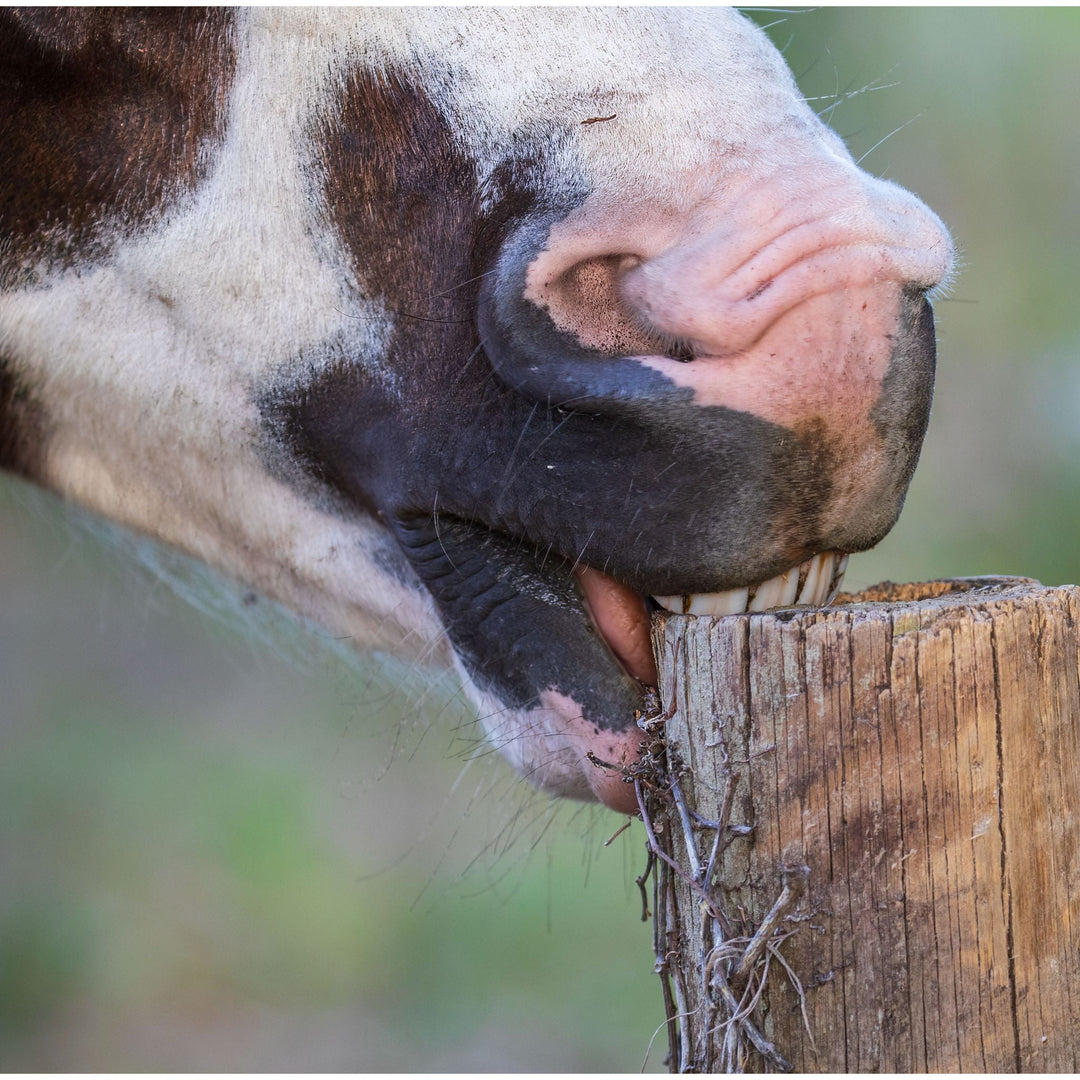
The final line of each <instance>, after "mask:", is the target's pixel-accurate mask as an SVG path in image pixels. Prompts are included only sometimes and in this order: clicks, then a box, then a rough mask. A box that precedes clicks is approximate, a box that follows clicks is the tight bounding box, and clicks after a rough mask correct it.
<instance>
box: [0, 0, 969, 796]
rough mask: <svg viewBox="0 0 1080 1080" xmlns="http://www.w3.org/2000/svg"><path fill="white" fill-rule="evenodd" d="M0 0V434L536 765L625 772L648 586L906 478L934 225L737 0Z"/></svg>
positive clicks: (865, 532) (691, 605)
mask: <svg viewBox="0 0 1080 1080" xmlns="http://www.w3.org/2000/svg"><path fill="white" fill-rule="evenodd" d="M0 19H2V20H3V21H4V26H3V27H2V29H0V98H2V101H0V188H2V189H3V190H2V192H0V206H2V207H3V217H2V218H0V228H2V235H0V466H3V467H5V468H8V469H11V470H14V471H16V472H20V473H22V474H23V475H25V476H28V477H29V478H31V479H32V480H34V481H36V482H38V483H40V484H42V485H43V486H45V487H48V488H50V489H52V490H54V491H56V492H58V493H60V494H61V495H62V496H64V497H66V498H69V499H72V500H74V501H77V502H79V503H81V504H84V505H85V506H87V507H89V508H91V509H92V510H94V511H96V512H98V513H100V514H103V515H106V516H108V517H110V518H112V519H115V520H117V521H119V522H121V523H123V524H125V525H127V526H130V527H131V528H133V529H135V530H138V531H141V532H143V533H146V534H149V535H152V536H154V537H156V538H159V539H161V540H163V541H165V542H167V543H169V544H172V545H175V546H176V547H178V548H180V549H182V550H183V551H185V552H187V553H189V554H191V555H193V556H195V557H197V558H198V559H201V560H203V561H205V562H206V563H208V564H210V565H211V566H213V567H215V568H216V569H218V570H220V571H222V572H224V573H225V574H227V575H230V576H232V577H234V578H236V579H238V580H240V581H242V582H244V583H245V584H246V585H248V586H250V587H251V588H253V589H256V590H258V591H260V592H261V593H263V594H264V595H266V596H268V597H271V598H273V599H274V600H277V601H279V602H281V603H283V604H285V605H286V606H288V607H290V608H292V609H294V610H295V611H296V612H297V613H299V614H300V615H302V616H305V617H307V618H309V619H312V620H315V621H316V622H319V623H321V624H323V625H324V626H326V627H327V628H328V629H329V630H331V631H332V632H333V633H334V634H336V635H339V636H347V637H348V638H350V639H352V640H353V641H354V642H355V643H356V645H357V646H358V647H360V648H376V649H381V650H387V651H392V652H396V653H400V654H405V655H411V656H417V657H427V658H432V659H436V660H439V661H443V662H447V663H453V664H455V665H456V666H457V668H458V670H459V671H460V674H461V677H462V679H463V680H464V683H465V686H466V688H467V690H468V691H469V694H470V696H471V698H472V700H473V702H474V704H475V706H476V708H477V710H478V713H479V715H480V717H481V719H482V720H483V722H484V723H485V725H486V727H487V729H488V731H489V733H490V735H491V738H492V739H493V741H494V742H495V744H496V745H498V746H499V747H500V748H501V749H502V751H503V753H504V754H505V755H506V757H508V758H509V759H510V761H511V762H512V763H513V764H514V766H515V767H516V768H517V769H518V770H519V771H520V772H521V773H522V774H524V775H526V776H528V777H529V778H530V779H531V780H532V781H534V782H535V783H538V784H540V785H541V786H543V787H544V788H546V789H548V790H551V791H553V792H557V793H560V794H564V795H569V796H573V797H581V798H590V797H599V798H600V799H602V800H603V801H605V802H607V803H608V804H609V805H611V806H613V807H615V808H618V809H627V808H628V806H629V802H628V798H632V790H630V791H628V789H627V786H626V785H625V784H622V783H620V782H619V779H618V777H617V776H614V775H612V774H609V773H605V772H603V771H602V770H599V769H596V768H594V767H593V766H592V765H591V764H590V763H589V761H588V760H587V758H586V753H587V752H588V751H592V752H594V753H595V754H596V755H598V756H599V757H601V758H603V759H604V760H606V761H614V762H627V761H629V760H631V759H632V758H633V757H634V755H635V754H636V753H637V751H638V738H637V736H638V732H637V728H636V726H635V723H634V717H633V713H634V709H635V708H636V707H637V706H638V705H639V703H640V700H641V693H642V686H643V685H644V684H647V683H649V682H650V681H652V680H653V679H654V678H655V671H654V669H653V666H652V659H651V656H650V654H649V648H648V612H649V610H650V608H651V606H652V605H653V604H654V603H655V602H656V601H654V600H653V599H651V598H653V597H659V598H660V601H659V602H660V603H661V604H663V605H664V606H669V607H674V608H675V609H676V610H689V611H713V612H716V613H722V612H723V611H726V610H743V608H744V607H745V606H746V605H749V606H750V607H751V609H754V608H755V605H756V607H768V606H775V605H779V604H790V603H793V602H810V603H820V602H821V601H822V599H823V598H824V597H825V595H826V594H827V592H828V589H829V587H830V586H832V585H835V579H836V576H837V571H838V569H839V567H840V565H841V563H840V561H839V555H840V554H842V553H847V552H852V551H859V550H863V549H865V548H868V547H870V546H872V545H873V544H875V543H877V542H878V540H880V539H881V537H882V536H884V534H885V533H886V532H887V531H888V529H889V528H890V527H891V526H892V524H893V522H894V521H895V520H896V517H897V515H898V513H899V511H900V507H901V505H902V502H903V498H904V494H905V491H906V489H907V485H908V482H909V480H910V478H911V474H912V471H913V469H914V467H915V464H916V460H917V458H918V454H919V449H920V446H921V443H922V438H923V435H924V433H925V429H926V424H927V420H928V416H929V409H930V399H931V393H932V387H933V372H934V334H933V320H932V314H931V311H930V307H929V304H928V302H927V299H926V293H927V291H928V290H930V289H932V288H933V287H934V286H936V285H938V284H939V283H940V282H941V281H942V279H943V278H944V277H945V276H946V275H947V274H948V273H949V270H950V267H951V263H952V258H953V256H952V245H951V241H950V239H949V236H948V234H947V232H946V231H945V229H944V227H943V226H942V224H941V223H940V221H939V220H938V219H937V218H936V217H935V216H934V215H933V214H932V213H931V212H930V211H929V210H928V209H927V208H926V207H925V206H924V205H923V204H922V203H920V202H919V201H918V199H916V198H915V197H914V196H912V195H910V194H909V193H907V192H906V191H904V190H903V189H901V188H899V187H897V186H896V185H893V184H891V183H887V182H884V181H881V180H877V179H874V178H872V177H870V176H868V175H867V174H865V173H863V172H862V171H860V170H859V169H858V168H857V167H856V166H855V164H854V162H853V161H852V159H851V157H850V155H849V154H848V152H847V151H846V149H845V148H844V146H843V144H842V143H841V141H840V140H839V139H838V137H837V136H836V135H835V134H834V133H833V132H831V131H830V130H829V129H828V128H827V127H826V126H825V125H824V124H822V123H821V121H819V120H818V119H817V117H816V116H815V115H814V114H813V112H812V111H811V110H810V109H809V108H808V107H807V105H806V104H805V103H804V102H803V101H802V99H801V97H800V95H799V92H798V90H797V88H796V87H795V84H794V82H793V80H792V78H791V75H790V73H789V72H788V70H787V68H786V66H785V64H784V62H783V60H782V58H781V57H780V55H779V54H778V53H777V52H776V50H775V49H774V48H773V46H772V45H771V44H770V43H769V42H768V40H767V39H766V37H765V36H764V35H763V34H762V33H761V32H760V31H759V30H757V29H756V28H754V27H753V26H752V25H751V24H750V23H749V22H748V21H747V20H745V19H744V18H743V17H742V16H740V15H738V14H735V13H733V12H730V11H724V10H719V9H686V10H678V9H643V8H637V9H624V10H618V9H615V8H600V9H593V10H590V9H582V8H556V9H513V8H507V9H499V8H484V9H473V10H467V9H461V8H433V9H422V10H421V9H398V10H395V9H391V8H372V9H366V10H365V9H350V8H335V9H329V10H325V11H313V10H308V9H282V10H273V9H257V8H256V9H245V10H242V11H240V12H238V13H229V12H226V11H223V10H220V9H214V10H210V11H200V12H196V11H189V10H183V9H159V10H155V11H149V12H146V11H143V12H139V11H135V10H131V9H96V10H95V9H89V10H77V9H75V10H72V9H67V10H63V9H61V10H54V11H45V12H32V11H29V10H27V9H13V10H10V11H8V12H6V13H4V14H3V15H0ZM817 556H821V557H820V558H816V557H817ZM731 605H735V607H732V606H731Z"/></svg>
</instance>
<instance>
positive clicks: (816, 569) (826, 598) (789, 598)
mask: <svg viewBox="0 0 1080 1080" xmlns="http://www.w3.org/2000/svg"><path fill="white" fill-rule="evenodd" d="M847 563H848V557H847V555H846V554H844V553H843V552H840V551H823V552H821V553H820V554H818V555H815V556H814V557H813V558H812V559H807V560H806V562H804V563H799V565H798V566H793V567H792V568H791V569H790V570H788V571H786V572H785V573H783V574H780V575H778V576H777V577H774V578H769V580H768V581H763V582H762V583H761V584H760V585H751V586H750V587H749V588H745V589H731V590H729V591H728V592H718V593H684V594H683V595H682V596H654V597H653V599H654V600H655V601H656V602H657V603H658V604H659V605H660V606H661V607H662V608H667V610H668V611H674V612H675V613H676V614H677V615H741V614H742V613H743V612H744V611H768V610H769V608H778V607H791V606H792V605H796V604H803V605H806V606H808V607H824V606H825V605H826V604H831V603H832V601H833V598H834V597H835V596H836V594H837V592H838V591H839V589H840V582H841V581H842V580H843V578H844V571H845V570H846V569H847Z"/></svg>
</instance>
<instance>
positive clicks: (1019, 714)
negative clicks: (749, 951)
mask: <svg viewBox="0 0 1080 1080" xmlns="http://www.w3.org/2000/svg"><path fill="white" fill-rule="evenodd" d="M654 641H655V645H656V649H657V654H658V659H659V666H660V670H661V676H660V680H661V682H660V693H661V702H662V704H663V706H664V708H665V709H668V710H670V715H669V717H668V719H667V720H666V723H665V724H664V727H665V729H666V738H667V748H668V755H669V757H668V761H669V766H670V765H673V764H674V763H676V762H677V763H681V764H679V765H678V766H677V767H676V768H674V770H673V772H674V775H676V776H677V777H678V779H679V787H680V789H681V794H682V796H683V797H684V799H685V805H686V807H687V810H688V812H696V814H698V815H700V817H701V818H703V819H706V820H708V821H713V822H715V821H717V820H718V819H720V818H721V817H723V816H724V814H723V811H724V806H725V801H726V802H727V804H729V806H730V813H729V814H728V816H727V819H726V821H724V822H722V823H721V824H722V826H723V828H722V830H721V839H720V844H719V845H718V848H720V849H723V848H724V845H725V844H726V845H727V846H726V849H724V850H722V851H721V852H719V853H718V857H717V859H716V867H715V875H714V878H713V879H711V880H703V879H704V877H705V875H706V873H707V869H706V868H707V865H708V862H709V857H710V853H711V851H712V849H713V845H714V841H715V839H716V836H717V832H716V830H715V829H712V828H709V827H700V828H698V827H695V828H694V829H693V830H692V834H693V836H694V839H695V844H696V849H697V850H696V859H697V861H698V863H699V864H700V865H701V871H700V873H699V874H698V875H697V879H696V882H695V886H691V884H690V883H689V880H688V879H689V878H691V877H693V876H694V875H693V873H692V870H691V866H692V862H693V860H691V858H690V857H689V854H688V851H687V844H686V841H685V834H686V829H684V828H682V827H681V826H680V819H679V814H678V813H677V812H676V808H675V806H674V805H673V803H672V797H671V795H670V794H667V795H665V794H663V793H662V792H661V793H659V794H657V795H654V796H651V797H650V799H649V800H648V803H649V807H650V810H649V812H650V815H651V816H652V824H653V825H654V827H656V828H657V829H658V836H659V837H660V838H661V842H662V843H665V844H668V845H670V847H669V849H668V850H669V851H670V854H671V855H672V856H673V858H674V859H675V861H676V862H677V863H679V864H680V865H681V866H682V867H683V868H684V872H685V874H684V875H679V874H675V873H674V872H672V871H671V870H670V869H669V868H667V867H666V866H665V865H664V864H660V865H661V866H662V868H663V873H662V874H661V878H660V880H659V883H658V889H657V892H656V894H655V895H656V908H657V912H656V917H657V918H658V919H659V920H660V925H659V926H658V927H657V933H658V955H659V956H660V960H661V966H662V967H663V966H664V965H665V964H666V970H667V972H668V976H669V979H671V980H677V983H678V985H677V986H676V984H675V982H671V983H670V985H672V986H673V987H675V989H676V990H677V991H678V993H673V1000H677V1004H678V1008H679V1009H680V1010H681V1011H684V1012H686V1013H687V1014H688V1015H686V1016H683V1017H681V1018H680V1020H679V1024H680V1025H681V1037H680V1039H679V1040H678V1041H677V1042H676V1043H675V1045H676V1051H677V1053H676V1058H677V1059H679V1060H677V1061H676V1062H675V1065H676V1067H678V1066H681V1067H682V1068H683V1069H693V1070H701V1071H706V1070H707V1071H716V1070H719V1069H721V1068H722V1067H724V1066H730V1065H735V1066H736V1067H741V1068H747V1069H754V1068H760V1067H762V1066H763V1065H764V1064H765V1061H764V1059H763V1058H762V1056H761V1054H760V1053H758V1052H757V1051H756V1050H754V1049H753V1041H752V1038H751V1036H753V1035H755V1033H756V1034H757V1036H758V1037H759V1038H760V1039H761V1040H762V1041H764V1040H769V1041H771V1042H772V1043H773V1044H774V1045H775V1048H776V1051H777V1055H778V1056H777V1057H776V1058H774V1059H773V1065H780V1064H781V1057H782V1058H783V1059H786V1061H787V1062H789V1063H790V1064H791V1065H792V1066H793V1067H794V1068H795V1069H797V1070H799V1071H827V1072H869V1071H879V1070H882V1071H896V1072H908V1071H951V1072H952V1071H955V1072H968V1071H979V1072H982V1071H993V1072H999V1071H1000V1072H1012V1071H1020V1070H1024V1071H1027V1070H1036V1071H1065V1072H1074V1071H1077V1070H1078V1069H1080V589H1077V588H1076V587H1075V586H1065V587H1062V588H1044V587H1042V586H1041V585H1039V584H1038V583H1037V582H1032V581H1030V580H1028V579H1015V578H1014V579H968V580H962V581H958V582H945V583H940V582H932V583H928V584H924V585H916V586H909V585H908V586H892V585H885V586H877V587H875V588H874V589H872V590H868V591H867V593H865V594H862V595H860V596H857V597H851V596H845V597H841V599H840V602H839V603H838V605H837V606H835V607H833V608H829V609H825V610H820V611H805V610H801V609H786V610H783V611H777V612H772V613H765V614H760V615H744V616H733V617H728V618H725V619H708V618H693V617H685V616H667V617H659V618H658V619H657V620H656V625H655V628H654ZM646 786H647V785H646ZM687 820H689V818H688V819H687ZM739 826H750V827H752V831H750V832H749V834H746V830H745V829H740V828H738V827H739ZM802 867H807V868H809V869H808V876H806V877H805V885H804V886H803V885H802V884H801V882H802V878H801V877H800V875H801V874H803V871H802V870H800V869H799V868H802ZM784 868H788V869H787V880H788V882H789V889H788V893H789V894H791V893H792V889H793V888H794V886H792V885H791V882H793V881H795V880H796V879H798V882H799V887H800V888H802V892H801V895H798V898H797V902H792V901H791V898H790V896H788V900H787V901H786V903H787V909H786V910H785V911H783V912H782V918H781V920H780V923H779V925H778V926H777V927H776V928H775V929H774V931H773V932H772V933H771V935H770V938H769V943H768V946H769V947H768V948H765V949H763V950H762V951H761V952H760V954H759V955H758V956H757V957H756V959H755V962H754V964H753V965H752V967H753V970H754V974H753V975H752V977H751V979H750V982H749V995H752V994H753V993H754V992H755V990H756V989H758V988H761V997H760V999H759V1001H758V1004H757V1007H756V1009H755V1010H754V1013H753V1014H752V1017H748V1019H752V1020H753V1025H754V1026H753V1027H752V1028H750V1029H746V1028H745V1027H743V1026H741V1025H734V1026H733V1025H730V1024H726V1021H727V1020H728V1019H729V1017H730V1009H729V1008H728V1007H727V1006H725V1004H724V1000H723V999H724V997H725V995H726V994H727V990H725V986H727V987H730V991H731V993H733V994H734V995H735V996H736V997H738V996H739V995H740V994H741V993H742V992H743V990H744V989H745V987H746V980H745V978H744V976H743V974H742V973H740V971H739V966H738V965H739V956H740V954H741V953H742V952H744V951H745V949H746V947H747V945H748V943H749V941H750V940H751V939H752V938H753V936H754V934H755V931H757V930H758V929H759V926H760V924H761V922H762V920H763V919H764V918H765V917H766V914H767V913H768V912H769V911H770V909H771V908H773V906H774V904H775V903H776V902H777V900H778V897H780V896H781V893H782V890H783V888H784V873H785V870H784ZM796 892H797V889H796ZM785 895H787V894H785ZM705 896H707V897H708V898H709V899H708V901H707V902H706V900H705V899H704V897H705ZM781 907H784V905H783V904H781ZM784 935H787V936H786V937H785V936H784ZM725 942H726V943H725ZM758 944H759V946H760V944H761V943H760V942H759V943H758ZM781 960H784V961H786V963H787V964H788V965H789V966H790V970H791V975H790V976H789V975H788V974H787V973H786V972H785V971H784V968H783V966H782V963H781ZM766 961H767V962H768V973H767V977H766V978H765V980H764V986H763V988H762V987H761V986H760V979H761V975H762V972H763V969H764V966H765V964H766ZM746 966H747V965H746V963H745V962H744V964H743V967H744V969H745V968H746ZM795 980H798V983H799V984H801V988H802V995H801V996H802V1004H803V1006H804V1009H805V1018H806V1022H805V1024H804V1020H803V1015H802V1009H801V1008H800V992H799V990H798V989H797V987H796V982H795ZM749 995H748V996H749ZM729 1000H730V998H729ZM811 1035H812V1038H811ZM680 1046H681V1047H682V1049H681V1050H680V1049H679V1047H680Z"/></svg>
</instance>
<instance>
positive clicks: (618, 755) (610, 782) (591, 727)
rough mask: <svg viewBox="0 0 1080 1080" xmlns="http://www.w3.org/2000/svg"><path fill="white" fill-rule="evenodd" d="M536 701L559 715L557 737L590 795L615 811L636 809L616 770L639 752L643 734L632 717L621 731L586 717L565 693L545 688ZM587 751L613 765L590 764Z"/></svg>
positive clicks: (630, 787) (631, 790)
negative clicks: (570, 752)
mask: <svg viewBox="0 0 1080 1080" xmlns="http://www.w3.org/2000/svg"><path fill="white" fill-rule="evenodd" d="M540 701H541V704H542V706H543V708H544V710H546V711H549V712H550V713H553V714H555V715H557V716H558V717H559V736H560V739H561V741H563V742H564V744H565V745H566V746H568V747H569V748H570V749H571V750H572V752H573V754H574V757H575V758H576V759H577V761H578V762H579V764H580V768H581V771H582V776H583V779H584V780H585V783H586V784H587V785H588V789H589V790H591V791H592V793H593V795H594V796H595V797H596V798H597V799H598V800H599V801H600V802H602V803H603V804H604V805H605V806H607V807H609V808H610V809H612V810H614V811H615V812H616V813H619V814H633V813H636V812H637V809H638V805H637V796H636V795H635V794H634V785H633V784H631V783H627V782H626V780H624V779H623V775H622V773H621V771H620V770H621V769H622V767H624V766H626V765H630V764H632V763H633V762H635V761H637V760H638V759H639V758H640V756H641V744H642V742H643V741H644V739H645V736H644V735H643V734H642V732H641V731H640V730H639V728H638V727H637V725H636V724H635V723H634V722H633V719H632V718H628V719H630V726H629V727H628V728H627V729H626V730H625V731H606V730H604V729H603V728H598V727H597V726H596V725H595V724H592V723H590V722H589V721H588V720H586V719H585V718H584V717H583V716H582V715H581V709H580V708H579V707H578V705H577V703H576V702H575V701H574V700H573V698H569V697H567V696H566V695H565V694H560V693H559V692H558V691H556V690H545V691H544V693H542V694H541V695H540ZM589 753H592V754H594V755H595V756H596V757H597V758H598V759H599V760H600V761H602V762H606V763H608V764H609V765H611V766H617V768H604V767H602V766H599V765H594V764H593V762H592V761H590V760H589V757H588V755H589Z"/></svg>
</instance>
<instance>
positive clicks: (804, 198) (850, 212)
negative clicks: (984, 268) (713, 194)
mask: <svg viewBox="0 0 1080 1080" xmlns="http://www.w3.org/2000/svg"><path fill="white" fill-rule="evenodd" d="M687 234H688V235H687V237H686V238H684V239H681V240H680V241H679V242H676V243H675V244H674V245H673V246H671V247H670V248H669V249H667V250H665V251H663V252H661V253H659V254H657V255H655V256H653V257H651V258H648V259H646V260H644V261H643V262H642V263H641V264H640V265H638V266H636V267H634V268H633V269H630V270H629V271H628V272H627V273H626V274H625V276H624V278H623V281H622V284H621V290H620V291H621V295H622V297H623V300H624V301H625V302H626V303H627V304H628V305H629V306H630V307H631V308H632V309H633V310H634V311H635V312H636V313H637V314H638V316H639V317H641V318H643V319H644V320H645V321H647V323H648V324H649V326H650V327H652V328H653V329H654V330H655V331H657V332H658V333H659V334H661V335H664V336H666V337H670V338H674V339H677V340H679V341H681V342H684V343H686V344H687V345H688V346H689V347H690V349H691V350H692V351H693V353H694V355H695V356H698V357H704V356H712V357H723V356H730V355H732V354H735V353H739V352H742V351H744V350H746V349H748V348H750V347H751V346H753V345H755V343H757V342H758V341H759V340H760V339H761V338H762V336H763V335H764V334H765V332H766V331H767V330H768V328H769V327H770V326H772V325H773V324H774V323H775V322H776V321H777V320H778V319H779V318H781V317H782V316H783V315H784V314H785V313H787V312H788V311H791V310H792V309H794V308H796V307H798V306H799V305H800V304H802V303H804V302H806V301H807V300H810V299H812V298H813V297H815V296H821V295H824V294H826V293H835V292H838V291H843V290H852V289H859V288H863V287H868V286H875V285H882V284H885V283H892V284H894V285H898V286H902V287H915V288H921V289H928V288H930V287H932V286H934V285H936V284H938V283H939V282H940V281H941V280H942V279H943V278H944V277H945V276H946V274H947V273H948V271H949V267H950V265H951V261H952V245H951V241H950V239H949V236H948V233H947V232H946V231H945V229H944V227H943V226H942V225H941V223H940V222H939V221H938V219H937V218H936V217H935V216H934V215H933V214H931V213H930V211H929V210H927V209H926V207H925V206H924V205H923V204H922V203H921V202H919V200H918V199H916V198H915V197H914V196H913V195H911V194H910V193H908V192H906V191H904V190H903V189H901V188H898V187H896V186H895V185H893V184H890V183H887V182H884V181H881V180H876V179H874V178H872V177H870V176H867V175H865V174H863V173H859V172H858V171H857V170H854V169H853V168H852V167H851V166H850V165H848V164H846V163H841V164H836V165H833V164H832V163H827V164H824V165H821V164H819V165H817V166H816V167H808V168H806V169H805V170H803V171H802V172H801V173H800V175H799V178H798V180H797V181H795V180H793V179H792V178H791V177H790V176H789V175H788V174H786V173H785V174H777V175H774V176H773V177H770V178H768V179H767V180H765V181H763V182H761V183H758V184H754V185H752V186H750V187H748V188H747V189H746V190H745V191H743V192H742V193H741V194H740V195H737V196H736V197H735V198H734V199H730V200H729V199H724V200H721V201H720V202H718V203H716V204H706V205H704V206H703V207H700V208H699V209H698V210H697V211H696V212H695V213H694V214H693V215H692V218H691V220H690V221H688V222H687Z"/></svg>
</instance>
